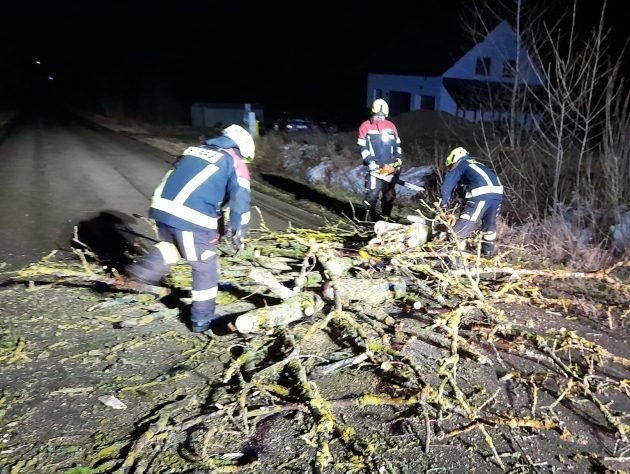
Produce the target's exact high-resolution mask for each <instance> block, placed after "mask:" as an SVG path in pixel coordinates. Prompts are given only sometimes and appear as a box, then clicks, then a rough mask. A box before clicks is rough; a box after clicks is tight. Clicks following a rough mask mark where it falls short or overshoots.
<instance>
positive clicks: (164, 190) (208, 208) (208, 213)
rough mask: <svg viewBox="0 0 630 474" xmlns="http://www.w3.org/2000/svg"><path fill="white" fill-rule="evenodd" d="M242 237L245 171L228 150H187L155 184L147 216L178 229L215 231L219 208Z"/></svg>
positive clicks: (246, 209)
mask: <svg viewBox="0 0 630 474" xmlns="http://www.w3.org/2000/svg"><path fill="white" fill-rule="evenodd" d="M228 204H229V207H230V227H231V228H232V231H233V232H234V233H235V234H238V235H244V234H245V233H246V232H247V226H248V224H249V220H250V178H249V170H248V169H247V166H246V165H245V163H244V162H243V160H242V159H241V157H240V155H239V154H238V153H237V152H236V151H235V150H234V149H232V148H226V149H224V148H220V147H217V146H213V145H210V146H205V145H204V146H201V147H196V146H194V147H189V148H187V149H186V151H184V153H183V155H182V156H181V158H180V159H179V160H178V162H177V164H176V165H175V168H173V169H172V170H170V171H169V172H168V173H166V175H165V176H164V178H163V179H162V182H161V183H160V184H159V185H158V187H157V188H156V189H155V191H154V193H153V198H152V199H151V209H150V211H149V216H150V217H151V218H153V219H155V220H156V221H157V222H162V223H164V224H167V225H170V226H171V227H175V228H177V229H181V230H206V231H207V230H216V229H217V224H218V220H217V219H218V217H219V216H220V211H221V207H222V206H224V205H228Z"/></svg>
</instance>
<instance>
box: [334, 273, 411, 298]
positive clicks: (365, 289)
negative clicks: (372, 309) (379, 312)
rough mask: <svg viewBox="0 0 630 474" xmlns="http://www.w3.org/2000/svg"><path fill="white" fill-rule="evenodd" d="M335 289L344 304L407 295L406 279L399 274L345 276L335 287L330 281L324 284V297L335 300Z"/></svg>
mask: <svg viewBox="0 0 630 474" xmlns="http://www.w3.org/2000/svg"><path fill="white" fill-rule="evenodd" d="M335 290H336V292H337V295H338V297H339V298H340V299H341V302H342V304H348V303H350V302H351V301H361V302H362V303H366V304H380V303H384V302H385V301H391V300H394V299H396V298H401V297H403V296H405V294H406V292H407V286H406V284H405V280H404V279H403V278H402V277H398V276H392V277H388V278H376V279H368V278H344V279H339V280H337V281H336V283H335V288H334V289H333V286H332V285H331V284H330V282H326V283H325V284H324V291H323V296H324V299H325V300H329V301H332V300H334V298H335Z"/></svg>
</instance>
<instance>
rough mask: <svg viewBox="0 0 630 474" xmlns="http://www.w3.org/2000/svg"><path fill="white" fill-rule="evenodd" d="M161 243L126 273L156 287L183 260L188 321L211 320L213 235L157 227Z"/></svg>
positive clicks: (215, 277) (215, 274) (215, 275)
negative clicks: (188, 281) (187, 273)
mask: <svg viewBox="0 0 630 474" xmlns="http://www.w3.org/2000/svg"><path fill="white" fill-rule="evenodd" d="M158 230H159V235H160V240H161V241H160V242H159V243H158V244H156V245H155V247H154V248H153V250H151V252H149V254H148V255H147V256H146V257H145V258H144V259H143V260H142V261H140V262H137V263H134V264H132V265H130V266H129V267H127V273H128V274H129V275H130V276H131V277H132V278H136V279H138V280H140V281H143V282H145V283H148V284H151V285H157V284H158V283H159V282H160V280H161V279H162V277H164V275H166V273H168V270H169V266H170V265H172V264H174V263H177V262H178V261H179V260H180V258H182V257H183V258H184V259H185V260H186V261H187V262H188V263H189V264H190V266H191V267H192V308H191V312H190V319H191V321H192V322H193V324H200V323H205V322H208V321H211V320H213V319H214V311H215V307H216V297H217V293H218V283H219V270H220V268H219V259H218V257H217V251H216V242H217V233H216V232H215V231H201V232H200V231H188V230H180V229H176V228H174V227H171V226H168V225H165V224H161V223H158Z"/></svg>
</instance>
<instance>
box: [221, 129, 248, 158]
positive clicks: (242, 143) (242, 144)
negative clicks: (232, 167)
mask: <svg viewBox="0 0 630 474" xmlns="http://www.w3.org/2000/svg"><path fill="white" fill-rule="evenodd" d="M222 133H223V135H225V136H226V137H228V138H231V139H232V141H233V142H234V143H236V146H237V147H238V149H239V151H240V152H241V156H242V157H243V159H244V160H245V162H246V163H251V162H252V161H254V153H255V151H256V145H255V144H254V139H253V138H252V136H251V135H250V134H249V132H248V131H247V130H245V129H244V128H243V127H241V126H239V125H236V124H232V125H230V126H229V127H227V128H225V129H223V132H222Z"/></svg>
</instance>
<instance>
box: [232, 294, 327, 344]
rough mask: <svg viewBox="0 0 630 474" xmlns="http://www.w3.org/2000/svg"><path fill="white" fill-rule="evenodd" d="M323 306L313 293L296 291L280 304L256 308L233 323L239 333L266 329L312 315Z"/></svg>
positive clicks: (285, 324)
mask: <svg viewBox="0 0 630 474" xmlns="http://www.w3.org/2000/svg"><path fill="white" fill-rule="evenodd" d="M323 307H324V302H323V301H322V299H321V298H320V297H319V296H317V295H316V294H315V293H298V294H295V295H293V296H292V297H291V298H287V299H286V300H284V301H283V302H282V303H281V304H278V305H274V306H267V307H264V308H257V309H254V310H252V311H249V312H247V313H245V314H242V315H240V316H239V317H238V318H236V321H235V322H234V325H235V326H236V329H237V330H238V331H239V332H240V333H244V334H247V333H250V332H260V331H267V330H269V329H273V328H276V327H280V326H287V325H289V324H291V323H292V322H294V321H299V320H300V319H302V318H303V317H304V316H312V315H313V314H315V313H316V312H318V311H321V309H322V308H323Z"/></svg>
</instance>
